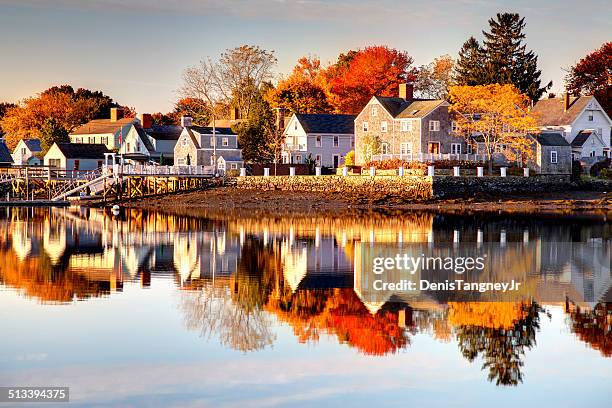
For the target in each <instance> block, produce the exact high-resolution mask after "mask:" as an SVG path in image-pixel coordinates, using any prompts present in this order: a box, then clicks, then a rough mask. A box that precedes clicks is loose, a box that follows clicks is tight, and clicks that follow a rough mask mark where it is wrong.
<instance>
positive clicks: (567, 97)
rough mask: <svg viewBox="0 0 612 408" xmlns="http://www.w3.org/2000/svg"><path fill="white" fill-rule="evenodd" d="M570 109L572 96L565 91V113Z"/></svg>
mask: <svg viewBox="0 0 612 408" xmlns="http://www.w3.org/2000/svg"><path fill="white" fill-rule="evenodd" d="M569 107H570V94H569V92H567V91H565V93H564V94H563V112H567V110H568V109H569Z"/></svg>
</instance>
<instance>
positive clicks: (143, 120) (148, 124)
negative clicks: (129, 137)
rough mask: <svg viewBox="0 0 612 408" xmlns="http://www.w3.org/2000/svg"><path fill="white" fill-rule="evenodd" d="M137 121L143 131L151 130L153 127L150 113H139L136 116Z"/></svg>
mask: <svg viewBox="0 0 612 408" xmlns="http://www.w3.org/2000/svg"><path fill="white" fill-rule="evenodd" d="M138 119H140V126H142V127H143V129H151V128H152V127H153V117H152V116H151V114H150V113H141V114H140V115H138Z"/></svg>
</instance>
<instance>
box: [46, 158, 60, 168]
mask: <svg viewBox="0 0 612 408" xmlns="http://www.w3.org/2000/svg"><path fill="white" fill-rule="evenodd" d="M60 164H61V162H60V159H49V166H51V167H59V166H60Z"/></svg>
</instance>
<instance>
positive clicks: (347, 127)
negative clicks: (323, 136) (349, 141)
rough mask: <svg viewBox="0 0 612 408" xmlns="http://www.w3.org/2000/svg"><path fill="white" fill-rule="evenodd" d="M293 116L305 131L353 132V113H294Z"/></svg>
mask: <svg viewBox="0 0 612 408" xmlns="http://www.w3.org/2000/svg"><path fill="white" fill-rule="evenodd" d="M295 116H296V118H297V120H298V121H299V122H300V124H301V125H302V127H303V128H304V132H306V133H337V134H350V135H352V134H353V133H355V116H354V115H333V114H328V113H310V114H305V113H296V114H295Z"/></svg>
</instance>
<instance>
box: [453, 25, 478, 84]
mask: <svg viewBox="0 0 612 408" xmlns="http://www.w3.org/2000/svg"><path fill="white" fill-rule="evenodd" d="M484 64H485V55H484V51H483V49H482V47H481V46H480V43H479V42H478V40H476V39H475V38H474V37H470V38H469V39H468V40H467V41H466V42H465V43H464V44H463V47H461V50H460V51H459V58H458V59H457V63H456V66H455V71H456V80H457V84H458V85H470V86H474V85H483V84H484V83H485V82H484V78H483V72H482V68H483V66H484Z"/></svg>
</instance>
